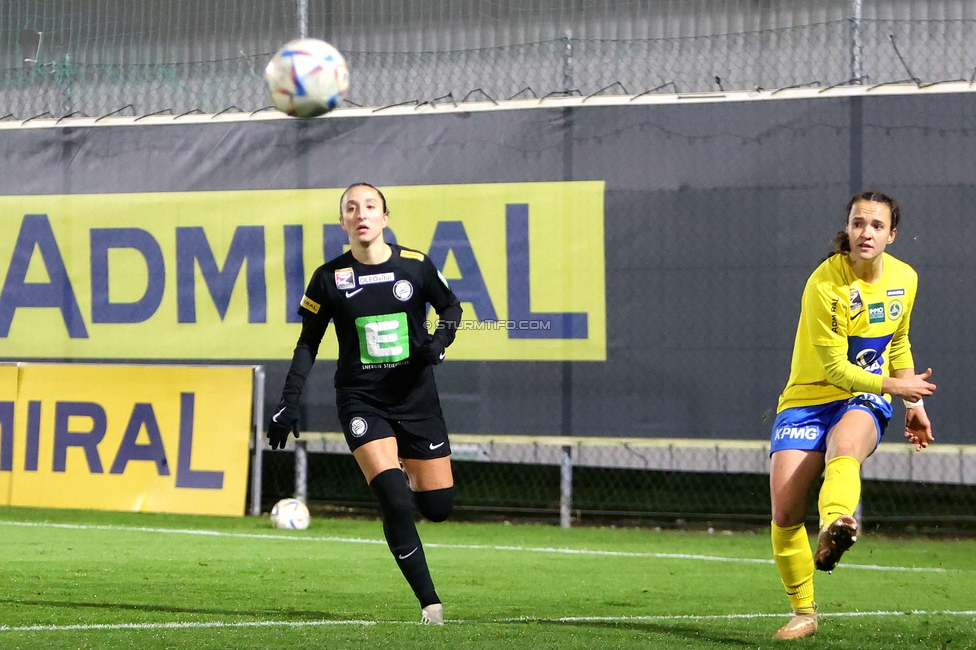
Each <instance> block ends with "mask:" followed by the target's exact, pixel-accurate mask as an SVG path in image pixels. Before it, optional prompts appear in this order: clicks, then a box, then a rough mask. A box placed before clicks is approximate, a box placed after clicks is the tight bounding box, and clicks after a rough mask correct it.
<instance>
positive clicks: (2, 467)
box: [0, 363, 17, 506]
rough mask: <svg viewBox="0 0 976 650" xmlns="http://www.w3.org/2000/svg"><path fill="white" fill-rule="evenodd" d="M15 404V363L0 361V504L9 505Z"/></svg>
mask: <svg viewBox="0 0 976 650" xmlns="http://www.w3.org/2000/svg"><path fill="white" fill-rule="evenodd" d="M16 404H17V365H16V364H13V363H0V506H9V505H10V479H11V476H12V474H11V471H10V470H11V469H12V468H13V464H14V407H15V406H16Z"/></svg>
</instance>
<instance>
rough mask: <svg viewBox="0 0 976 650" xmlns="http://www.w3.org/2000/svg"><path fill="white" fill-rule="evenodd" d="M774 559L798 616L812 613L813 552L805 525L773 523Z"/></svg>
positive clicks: (814, 608) (814, 606) (814, 609)
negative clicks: (781, 526)
mask: <svg viewBox="0 0 976 650" xmlns="http://www.w3.org/2000/svg"><path fill="white" fill-rule="evenodd" d="M772 541H773V558H774V559H775V560H776V568H777V569H779V575H780V578H782V579H783V586H784V587H786V595H787V596H789V597H790V604H791V605H792V606H793V611H794V612H796V613H797V614H812V613H814V612H815V611H816V605H814V604H813V551H812V550H811V549H810V540H809V539H808V538H807V531H806V528H804V526H803V524H797V525H796V526H787V527H786V528H780V527H779V526H777V525H776V524H773V532H772Z"/></svg>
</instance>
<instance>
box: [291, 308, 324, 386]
mask: <svg viewBox="0 0 976 650" xmlns="http://www.w3.org/2000/svg"><path fill="white" fill-rule="evenodd" d="M328 326H329V322H328V321H325V322H324V324H323V322H322V319H320V318H310V317H308V316H306V317H305V318H304V319H303V320H302V333H301V334H300V335H299V337H298V344H297V345H296V346H295V352H294V354H293V355H292V358H291V366H290V367H289V368H288V375H287V376H286V377H285V387H284V388H283V389H282V391H281V398H282V400H294V401H295V402H296V403H297V401H298V398H299V397H301V394H302V390H303V389H304V388H305V380H306V379H308V375H309V373H310V372H311V371H312V365H313V364H314V363H315V357H316V356H318V353H319V344H320V343H322V337H323V336H325V330H326V329H327V328H328Z"/></svg>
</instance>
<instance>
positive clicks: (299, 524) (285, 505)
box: [271, 499, 312, 530]
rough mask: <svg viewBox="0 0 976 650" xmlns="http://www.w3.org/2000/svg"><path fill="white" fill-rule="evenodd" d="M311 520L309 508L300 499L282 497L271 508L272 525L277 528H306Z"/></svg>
mask: <svg viewBox="0 0 976 650" xmlns="http://www.w3.org/2000/svg"><path fill="white" fill-rule="evenodd" d="M311 520H312V517H311V515H309V514H308V508H307V507H306V506H305V504H304V503H302V502H301V501H299V500H298V499H282V500H281V501H279V502H278V503H276V504H274V507H273V508H271V525H272V526H274V527H275V528H289V529H292V530H305V529H306V528H308V524H309V522H310V521H311Z"/></svg>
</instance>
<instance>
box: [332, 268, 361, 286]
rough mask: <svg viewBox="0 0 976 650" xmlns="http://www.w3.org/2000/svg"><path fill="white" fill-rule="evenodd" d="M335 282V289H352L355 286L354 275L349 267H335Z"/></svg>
mask: <svg viewBox="0 0 976 650" xmlns="http://www.w3.org/2000/svg"><path fill="white" fill-rule="evenodd" d="M335 283H336V289H354V288H355V287H356V276H355V275H353V273H352V269H351V268H345V269H336V272H335Z"/></svg>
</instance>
